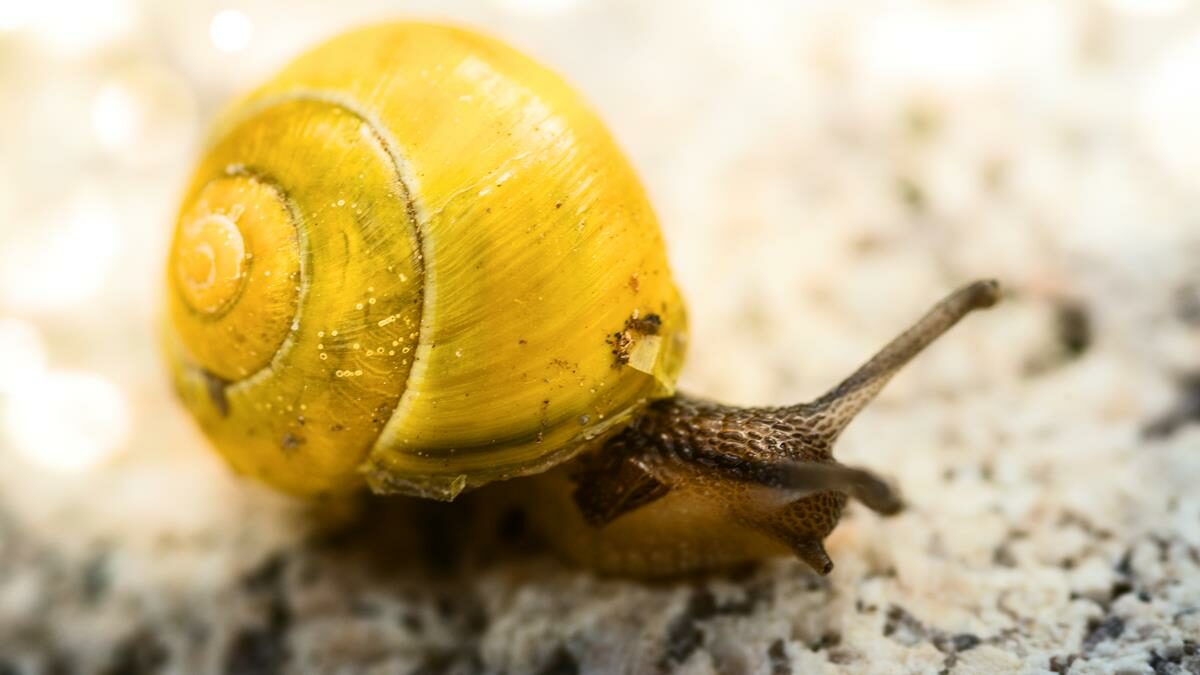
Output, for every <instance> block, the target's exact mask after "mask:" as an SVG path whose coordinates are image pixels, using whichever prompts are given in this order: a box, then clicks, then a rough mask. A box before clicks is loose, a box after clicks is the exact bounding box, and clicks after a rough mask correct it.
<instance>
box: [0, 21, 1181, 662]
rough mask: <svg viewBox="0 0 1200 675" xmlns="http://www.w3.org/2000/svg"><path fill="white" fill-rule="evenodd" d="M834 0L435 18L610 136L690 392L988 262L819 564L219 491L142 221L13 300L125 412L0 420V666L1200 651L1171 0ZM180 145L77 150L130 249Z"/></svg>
mask: <svg viewBox="0 0 1200 675" xmlns="http://www.w3.org/2000/svg"><path fill="white" fill-rule="evenodd" d="M340 4H341V3H340ZM344 4H345V5H346V6H347V7H349V8H350V11H351V12H352V13H353V12H359V13H360V14H361V16H358V18H357V19H356V20H362V18H364V17H367V16H376V15H378V11H377V8H374V5H372V4H371V3H369V2H361V3H355V2H347V3H344ZM851 4H852V5H853V6H854V9H853V10H851V9H848V8H846V7H847V6H846V3H830V4H829V5H827V6H808V5H805V4H804V3H780V5H779V6H774V5H767V4H764V6H763V7H764V8H763V10H762V12H761V13H755V12H751V11H749V10H746V11H745V12H734V11H732V10H729V9H726V7H731V6H732V3H711V4H709V3H625V4H614V5H612V6H611V7H609V8H607V9H605V8H601V7H600V6H599V5H595V6H594V5H580V6H578V7H576V8H575V9H573V10H569V11H566V12H565V13H564V14H562V15H561V16H560V17H559V18H558V19H554V20H545V19H538V20H532V19H529V20H521V19H516V18H512V17H510V16H509V15H506V14H503V13H500V12H498V10H492V9H487V7H491V5H486V6H485V5H478V4H476V3H472V2H463V3H455V4H453V5H452V7H451V8H450V9H449V10H444V11H439V14H445V13H447V12H449V13H450V14H451V15H452V16H458V17H459V18H460V19H462V20H464V21H466V22H469V23H475V24H488V25H492V26H493V32H496V33H499V34H501V35H504V36H506V37H507V38H509V39H511V40H513V41H514V42H516V43H517V44H519V45H521V46H523V47H525V48H526V49H528V50H530V51H532V52H534V53H535V54H537V55H538V56H540V57H541V58H542V59H543V60H546V61H548V62H550V63H553V64H554V65H555V66H556V67H557V68H558V69H559V70H560V71H562V72H564V73H565V74H566V75H567V76H568V78H569V79H571V80H573V81H575V82H577V83H578V84H579V85H580V86H581V88H583V89H584V91H585V92H586V93H587V94H588V95H589V97H590V98H591V99H592V100H594V101H595V102H596V104H597V107H598V108H599V109H600V111H601V114H602V115H603V116H604V117H605V118H606V119H608V120H609V121H610V122H611V124H612V126H613V129H614V132H615V134H616V135H617V137H618V138H619V139H620V140H621V142H622V144H623V146H624V147H626V148H628V149H629V151H630V154H631V155H632V157H633V159H634V161H635V163H636V164H637V165H638V167H639V168H640V170H641V171H642V173H643V175H644V176H645V177H646V181H647V185H648V189H649V191H650V192H651V196H652V197H653V198H654V201H655V203H656V204H657V205H658V207H659V212H660V217H661V219H662V222H663V228H664V234H665V237H666V239H667V241H668V243H669V246H670V251H671V257H672V261H673V264H674V268H675V270H676V274H677V276H678V279H679V281H680V285H681V287H682V289H683V292H684V294H685V296H686V297H687V298H688V301H689V308H690V313H691V319H692V326H693V335H692V344H691V350H690V356H689V361H688V366H687V371H686V374H685V379H684V382H683V386H684V387H685V388H686V389H688V390H689V391H693V392H695V393H698V394H703V395H709V396H714V397H718V398H721V399H723V400H726V401H728V402H736V403H744V404H766V403H785V402H791V401H796V400H801V399H805V398H809V397H812V396H815V395H817V394H819V393H820V392H821V391H822V390H823V389H824V388H825V387H827V386H829V385H832V384H833V383H835V382H836V381H837V380H838V379H840V378H841V377H842V376H844V375H845V374H847V373H848V372H850V370H851V369H853V368H854V367H855V366H856V365H857V364H858V363H859V362H860V361H861V360H862V359H864V358H866V357H867V356H868V355H869V354H870V353H871V352H872V351H873V350H874V349H875V348H877V347H879V346H880V345H882V344H883V343H884V342H885V341H886V340H887V339H888V338H890V337H891V336H892V335H893V334H894V333H895V332H896V331H898V330H899V329H901V328H902V327H904V326H905V325H906V324H907V323H908V322H909V321H911V320H912V319H914V318H916V317H917V316H918V315H919V314H920V313H921V312H922V311H923V310H924V309H925V308H926V306H927V305H928V304H930V303H932V302H933V301H934V300H936V299H937V298H939V297H940V296H941V295H942V294H944V293H945V292H947V291H949V290H950V289H952V288H953V287H955V286H957V285H959V284H961V283H963V282H965V281H968V280H970V279H974V278H978V277H995V278H998V279H1000V280H1001V281H1002V282H1003V283H1004V285H1005V287H1006V289H1008V293H1009V295H1008V297H1007V298H1006V300H1005V302H1004V303H1002V305H1001V306H999V307H997V308H995V309H993V310H991V311H989V312H987V313H983V314H980V315H978V316H972V317H971V318H970V319H968V320H967V321H966V322H965V323H964V324H963V325H962V326H961V327H959V328H956V329H955V330H954V331H953V332H951V333H950V334H949V335H948V336H947V337H945V338H944V339H943V340H942V341H941V342H940V343H939V344H937V345H936V346H935V347H934V348H933V349H932V350H931V351H930V352H929V353H928V354H926V355H923V356H922V357H921V358H920V359H919V360H918V361H916V362H915V363H913V364H912V365H911V366H910V367H909V368H908V370H906V371H905V372H904V373H903V374H902V375H901V376H900V377H898V378H897V380H896V381H895V382H894V383H892V385H891V386H890V387H889V389H888V390H887V391H886V392H885V393H884V395H883V396H882V397H881V398H880V400H879V401H878V402H876V404H875V405H874V406H873V407H872V408H871V409H870V410H869V411H868V412H867V413H865V414H864V415H863V416H862V417H861V419H859V420H858V421H857V422H856V423H855V424H854V425H853V426H852V427H851V428H850V430H849V431H848V432H847V433H846V435H845V436H844V438H843V439H842V440H841V441H840V444H839V448H838V457H839V459H841V460H843V461H845V462H847V463H852V464H857V465H862V466H867V467H870V468H873V469H874V470H876V471H878V472H880V473H882V474H883V475H885V476H887V477H888V478H889V479H891V480H893V481H894V482H895V484H896V485H898V486H899V488H900V489H901V490H902V492H903V493H904V495H905V497H906V499H907V500H908V503H909V508H908V510H907V511H905V512H904V513H902V514H901V515H899V516H897V517H894V518H890V519H881V518H878V517H876V516H875V515H874V514H872V513H870V512H868V511H866V510H865V509H863V508H861V507H859V506H857V505H852V506H851V507H850V508H849V510H848V513H847V516H846V518H845V519H844V520H843V523H842V525H841V526H840V528H839V529H838V530H837V531H836V532H835V533H834V535H833V536H832V537H831V539H830V540H829V542H828V547H829V550H830V554H831V556H832V557H833V559H834V561H835V562H836V565H837V567H836V569H835V570H834V571H833V573H832V574H831V575H829V576H828V577H825V578H819V577H816V576H814V575H812V574H811V573H809V572H808V571H807V570H806V568H805V567H804V566H803V565H801V564H800V563H798V562H795V561H792V560H775V561H768V562H764V563H762V564H760V565H757V566H754V567H751V568H746V569H740V570H734V571H731V572H729V573H726V574H722V575H718V576H713V577H708V578H702V579H685V580H676V581H673V582H659V583H653V584H649V583H641V582H637V581H631V580H619V579H601V578H597V577H595V576H593V575H591V574H589V573H588V572H586V571H582V570H576V569H571V568H569V567H567V566H564V565H563V564H561V563H559V562H557V561H556V560H555V559H554V558H553V557H552V556H550V555H549V554H548V553H546V552H545V549H544V547H542V546H541V545H540V544H539V542H538V538H537V535H536V533H531V532H528V531H526V529H525V528H524V526H523V523H522V522H521V519H520V517H518V516H516V515H508V516H506V517H503V518H501V519H500V523H501V525H500V527H498V528H489V531H483V530H481V529H480V527H478V526H477V525H473V523H474V522H475V520H474V519H473V517H472V509H477V508H481V507H479V506H478V504H475V505H472V503H470V502H468V503H466V504H464V505H461V506H460V507H458V508H456V509H450V510H448V509H446V508H443V507H440V506H438V505H430V504H425V503H416V502H410V501H407V500H365V501H364V503H361V504H355V505H337V506H334V505H318V506H317V507H306V506H303V505H297V504H293V503H290V502H288V501H286V500H284V499H283V498H281V497H279V496H276V495H273V494H271V493H269V492H268V491H266V490H265V489H262V488H259V487H257V486H254V485H249V484H246V483H243V482H241V481H239V480H238V479H236V478H234V477H233V476H231V475H230V473H229V472H228V471H227V470H226V468H225V467H224V466H223V465H222V464H221V463H220V462H219V460H218V459H216V458H215V457H214V456H213V453H211V452H210V451H209V450H208V449H207V448H206V446H205V444H204V442H203V441H202V440H201V439H200V438H199V437H198V436H197V433H196V431H195V430H194V429H193V428H192V427H191V425H190V423H189V422H188V421H187V420H186V419H185V418H184V416H183V413H182V412H181V411H180V410H179V409H178V408H177V407H176V406H175V404H174V403H173V401H172V399H171V397H170V394H169V390H168V387H167V385H166V383H165V382H164V380H163V378H164V377H165V376H164V375H163V372H162V369H161V366H160V364H159V362H158V360H157V357H156V348H155V344H154V328H153V318H154V314H155V307H157V305H156V302H155V300H154V297H153V296H154V292H153V291H152V290H141V289H143V287H145V288H154V287H156V286H154V284H157V280H158V275H159V262H158V258H157V257H156V256H157V255H158V251H157V249H155V250H154V251H153V252H150V251H142V252H140V253H139V252H138V251H129V252H126V254H127V256H128V257H127V258H126V261H127V262H128V265H125V266H124V267H127V268H128V269H123V270H121V272H120V274H123V275H125V276H122V277H120V280H119V281H115V282H113V284H112V285H111V287H110V288H109V290H107V291H106V292H105V293H104V295H103V297H102V299H101V300H99V301H98V302H97V303H96V305H95V306H94V307H89V308H87V309H86V310H80V311H78V312H75V313H73V314H71V315H70V316H57V317H56V316H51V317H50V318H38V317H40V316H41V315H37V317H35V318H34V319H30V320H36V321H37V322H38V325H39V326H40V327H41V329H42V330H43V331H44V333H45V337H46V341H47V343H48V345H49V347H50V350H51V356H52V358H53V359H55V360H56V361H57V362H60V363H65V364H71V365H73V366H75V367H81V368H92V369H94V370H96V371H97V372H100V373H104V374H106V375H107V376H108V377H111V378H113V379H115V380H118V381H119V382H120V383H121V386H122V388H123V389H122V390H123V391H124V392H125V393H126V395H127V396H128V398H129V400H130V401H131V402H132V405H133V406H134V410H135V428H134V432H133V435H132V436H131V438H130V440H129V441H128V443H127V447H125V448H123V450H122V452H121V453H119V454H118V455H117V456H115V457H114V458H112V459H111V460H109V461H107V462H105V463H103V464H102V465H100V466H97V467H94V468H93V469H91V470H89V471H86V472H83V473H77V474H60V473H55V472H49V471H45V470H43V469H39V468H37V466H36V463H34V462H31V461H29V459H28V458H26V457H23V456H21V455H20V454H19V453H16V452H9V451H8V450H9V449H10V448H8V447H7V445H6V444H7V443H8V441H6V440H5V437H4V436H3V435H0V674H3V675H11V674H16V673H20V674H23V675H24V674H31V673H55V674H59V673H63V674H65V673H158V672H166V673H193V672H220V673H239V674H240V673H312V672H321V673H324V672H330V673H333V672H337V673H421V674H429V675H432V674H435V673H436V674H447V675H448V674H451V673H510V674H517V673H540V674H546V675H548V674H551V673H553V674H558V675H566V674H570V673H695V674H700V673H759V674H764V675H766V674H770V675H785V674H788V673H794V674H797V675H799V674H800V673H872V674H874V673H962V674H966V673H1047V672H1053V673H1072V674H1073V675H1081V674H1086V673H1130V674H1133V673H1139V674H1140V673H1147V674H1148V673H1172V674H1174V673H1198V672H1200V491H1198V490H1197V487H1196V486H1197V483H1198V481H1200V263H1198V262H1197V261H1200V181H1198V179H1197V176H1200V165H1197V164H1196V163H1195V158H1196V157H1200V140H1198V139H1200V136H1198V134H1200V132H1198V131H1197V123H1196V122H1195V121H1194V120H1195V119H1200V115H1198V116H1197V117H1193V118H1191V119H1192V121H1191V122H1188V121H1187V119H1186V118H1181V117H1180V115H1181V114H1183V113H1181V112H1180V111H1185V112H1186V111H1188V110H1200V103H1198V101H1200V90H1197V89H1196V85H1195V83H1194V78H1193V79H1192V80H1187V78H1184V79H1183V80H1178V79H1175V80H1172V79H1171V78H1172V77H1174V76H1173V75H1172V73H1176V72H1181V71H1180V69H1181V68H1182V69H1183V70H1182V72H1191V73H1193V74H1194V73H1195V72H1197V69H1200V65H1198V64H1200V56H1196V55H1195V54H1193V52H1197V49H1196V47H1195V45H1198V44H1200V14H1198V13H1197V11H1198V10H1196V9H1195V8H1185V9H1182V10H1178V11H1177V13H1176V14H1174V15H1169V16H1148V15H1143V14H1138V13H1133V14H1130V13H1128V11H1127V10H1122V9H1120V8H1121V7H1125V6H1127V5H1129V4H1130V3H1120V2H1115V1H1114V2H1112V3H1108V4H1102V3H1092V2H1082V1H1078V2H1063V3H1044V2H1038V1H1032V0H1031V1H1005V2H995V3H987V2H974V3H964V4H963V6H962V7H950V6H948V5H946V4H944V3H937V2H928V3H909V4H907V5H905V6H904V7H902V8H899V9H897V8H895V7H891V6H887V7H885V6H883V5H882V4H879V3H872V2H858V3H851ZM1150 4H1153V3H1150ZM801 5H803V7H801ZM368 7H371V8H373V9H372V10H371V11H375V14H371V13H370V12H369V11H368V9H367V8H368ZM355 8H357V9H355ZM431 11H432V10H431ZM298 16H307V15H306V14H304V13H303V12H300V13H299V14H298ZM356 16H357V15H356ZM556 21H557V23H556ZM325 30H328V26H325ZM297 41H298V39H297ZM614 44H620V45H623V47H622V49H619V50H618V49H613V48H612V45H614ZM299 47H300V45H299V44H291V43H289V44H287V45H285V46H277V53H274V55H273V56H272V58H273V59H274V61H273V62H274V63H278V62H279V61H280V60H282V59H283V58H284V56H285V55H286V54H287V53H289V52H291V51H294V50H295V49H298V48H299ZM597 54H606V55H607V56H606V57H605V58H604V59H598V58H596V55H597ZM950 55H952V56H950ZM1189 59H1192V60H1189ZM268 60H270V59H268ZM184 63H186V60H185V61H184ZM1179 64H1182V65H1179ZM1189 69H1190V70H1189ZM260 76H261V74H260ZM1188 82H1192V84H1190V85H1189V84H1188ZM1189 87H1190V88H1189ZM1163 92H1167V94H1164V93H1163ZM1168 94H1169V95H1168ZM1164 97H1165V98H1164ZM1189 97H1190V98H1189ZM1164 100H1165V101H1167V103H1163V101H1164ZM631 101H632V102H636V103H631ZM1188 106H1192V107H1190V108H1189V107H1188ZM10 112H11V111H10ZM1181 119H1183V122H1181V121H1180V120H1181ZM26 150H28V152H29V154H31V155H32V153H33V151H32V150H29V149H28V148H25V147H24V146H21V145H15V146H13V148H12V150H11V151H10V150H8V149H6V153H5V154H6V155H8V157H9V158H8V159H6V160H5V161H6V162H9V161H16V160H15V159H12V158H17V157H20V156H21V153H22V152H23V151H26ZM192 157H193V154H192V151H191V150H188V151H187V152H184V151H182V150H181V151H180V152H179V153H178V157H172V158H171V159H170V160H169V163H168V164H167V165H165V166H166V167H167V168H169V169H170V170H169V171H167V170H164V171H162V172H161V173H162V174H163V175H162V177H158V178H152V177H148V176H145V175H144V174H142V173H138V174H136V175H134V174H132V173H130V174H129V175H126V174H123V173H120V172H119V171H118V172H116V173H115V174H114V175H115V177H113V178H111V181H112V182H111V183H110V184H109V185H108V188H109V189H111V190H113V191H114V194H119V195H124V196H125V198H127V201H128V202H129V204H128V211H129V213H130V220H129V221H128V222H129V225H128V227H130V228H131V232H133V234H131V235H129V240H130V241H133V240H137V238H138V237H142V236H144V237H147V238H148V239H147V241H150V242H151V243H156V242H157V244H159V245H162V246H165V244H164V243H163V240H164V239H165V237H166V236H167V230H168V227H167V223H168V222H169V219H170V213H171V209H172V208H173V205H172V204H171V201H172V199H173V197H172V195H174V194H176V192H177V190H178V185H180V184H182V180H183V178H182V177H183V175H184V174H185V172H186V170H187V166H188V164H189V163H190V161H191V158H192ZM6 166H7V165H6ZM9 168H11V167H9ZM38 170H39V169H37V168H36V167H35V168H31V169H29V171H30V172H31V173H22V174H21V175H22V176H23V177H24V178H23V180H27V181H34V180H35V179H36V178H37V175H38V174H37V173H36V172H37V171H38ZM22 171H25V170H24V169H22ZM11 175H17V174H16V173H15V172H14V173H12V174H11ZM58 175H59V174H54V176H58ZM45 178H46V180H47V181H50V180H52V179H51V177H49V175H47V176H46V177H45ZM54 180H58V179H57V178H55V179H54ZM122 181H125V182H122ZM29 184H30V185H32V184H33V183H32V182H30V183H29ZM134 197H137V199H134ZM146 199H149V200H151V202H150V205H149V206H147V204H146V202H145V200H146ZM122 203H124V202H122ZM147 214H149V215H147ZM139 218H140V220H139ZM4 221H5V222H6V223H8V222H17V219H16V218H5V219H4ZM136 228H142V229H136ZM139 241H140V240H139ZM147 246H148V245H147ZM150 248H152V247H150ZM142 253H144V254H145V255H142ZM0 312H8V313H9V314H12V315H14V316H18V317H19V316H23V315H22V314H20V312H19V311H18V310H11V311H9V310H5V308H4V306H2V305H0ZM9 396H12V394H9ZM5 404H6V401H5V399H4V398H3V397H0V407H2V406H4V405H5ZM62 414H64V415H69V414H71V411H69V410H65V411H63V412H62Z"/></svg>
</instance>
